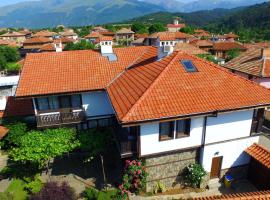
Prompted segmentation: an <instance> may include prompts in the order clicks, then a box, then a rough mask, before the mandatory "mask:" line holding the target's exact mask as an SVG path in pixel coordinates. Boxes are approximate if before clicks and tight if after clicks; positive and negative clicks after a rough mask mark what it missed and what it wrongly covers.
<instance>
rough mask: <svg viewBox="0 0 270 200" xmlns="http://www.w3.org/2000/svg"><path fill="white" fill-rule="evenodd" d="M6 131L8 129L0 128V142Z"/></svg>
mask: <svg viewBox="0 0 270 200" xmlns="http://www.w3.org/2000/svg"><path fill="white" fill-rule="evenodd" d="M8 131H9V129H8V128H6V127H4V126H0V140H1V139H2V138H3V137H5V136H6V135H7V133H8Z"/></svg>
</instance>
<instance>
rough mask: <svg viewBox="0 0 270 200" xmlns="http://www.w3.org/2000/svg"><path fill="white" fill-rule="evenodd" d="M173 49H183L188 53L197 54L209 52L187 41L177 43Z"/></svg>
mask: <svg viewBox="0 0 270 200" xmlns="http://www.w3.org/2000/svg"><path fill="white" fill-rule="evenodd" d="M174 50H178V51H184V52H186V53H188V54H193V55H198V54H209V52H207V51H204V50H202V49H200V48H198V47H195V46H193V45H191V44H189V43H178V44H176V46H175V47H174Z"/></svg>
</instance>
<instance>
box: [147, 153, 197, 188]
mask: <svg viewBox="0 0 270 200" xmlns="http://www.w3.org/2000/svg"><path fill="white" fill-rule="evenodd" d="M198 156H199V149H192V150H186V151H182V152H177V153H168V154H163V155H157V156H153V157H150V158H145V165H146V170H147V172H148V173H149V176H148V178H147V184H146V190H147V192H151V191H152V190H153V187H154V185H155V184H156V183H157V182H158V181H160V182H162V183H163V184H165V186H166V187H167V188H175V187H180V186H181V184H183V178H182V173H183V170H184V169H185V168H186V167H187V166H188V165H190V164H192V163H195V162H196V161H197V158H198Z"/></svg>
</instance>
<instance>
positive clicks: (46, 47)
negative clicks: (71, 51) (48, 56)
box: [40, 43, 56, 51]
mask: <svg viewBox="0 0 270 200" xmlns="http://www.w3.org/2000/svg"><path fill="white" fill-rule="evenodd" d="M40 50H41V51H56V50H55V45H54V44H53V43H49V44H44V45H42V47H41V48H40Z"/></svg>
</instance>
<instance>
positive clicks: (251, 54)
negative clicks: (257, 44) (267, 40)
mask: <svg viewBox="0 0 270 200" xmlns="http://www.w3.org/2000/svg"><path fill="white" fill-rule="evenodd" d="M269 63H270V62H269V60H264V59H262V49H260V48H251V49H248V50H247V51H246V52H244V53H242V54H241V55H240V56H238V57H237V58H235V59H233V60H231V61H229V62H227V63H226V64H225V65H224V67H226V68H228V69H232V70H235V71H239V72H243V73H246V74H250V75H253V76H258V77H270V64H269Z"/></svg>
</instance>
